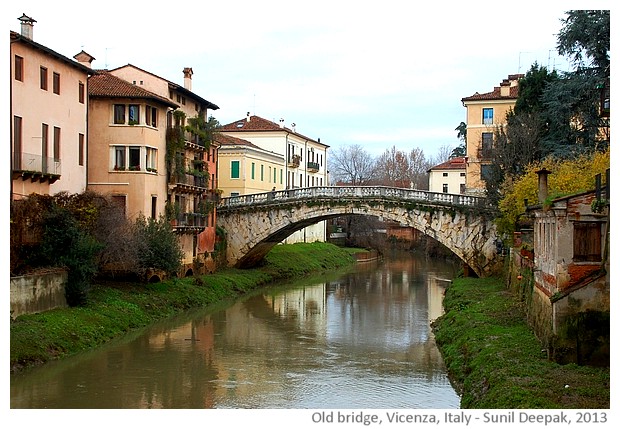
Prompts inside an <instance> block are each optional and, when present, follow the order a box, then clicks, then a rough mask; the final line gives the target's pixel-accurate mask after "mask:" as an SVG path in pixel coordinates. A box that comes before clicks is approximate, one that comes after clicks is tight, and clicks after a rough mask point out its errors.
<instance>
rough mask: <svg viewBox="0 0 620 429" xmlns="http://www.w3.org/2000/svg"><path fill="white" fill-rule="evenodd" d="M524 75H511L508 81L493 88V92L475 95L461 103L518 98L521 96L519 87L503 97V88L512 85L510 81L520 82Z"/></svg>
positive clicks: (512, 87)
mask: <svg viewBox="0 0 620 429" xmlns="http://www.w3.org/2000/svg"><path fill="white" fill-rule="evenodd" d="M524 76H525V75H524V74H511V75H509V76H508V79H504V80H503V81H502V83H501V84H500V86H496V87H495V88H493V91H491V92H485V93H483V94H479V93H477V92H476V93H475V94H474V95H471V96H469V97H465V98H462V99H461V101H477V100H502V99H511V98H517V97H518V96H519V86H518V85H515V86H511V87H510V93H509V94H508V95H507V96H502V95H501V87H502V86H508V85H510V81H514V80H519V79H521V78H523V77H524Z"/></svg>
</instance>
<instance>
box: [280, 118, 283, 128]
mask: <svg viewBox="0 0 620 429" xmlns="http://www.w3.org/2000/svg"><path fill="white" fill-rule="evenodd" d="M280 128H284V118H280Z"/></svg>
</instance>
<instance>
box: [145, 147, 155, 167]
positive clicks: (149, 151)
mask: <svg viewBox="0 0 620 429" xmlns="http://www.w3.org/2000/svg"><path fill="white" fill-rule="evenodd" d="M144 165H145V166H146V171H150V172H152V173H157V149H155V148H153V147H147V148H146V160H145V163H144Z"/></svg>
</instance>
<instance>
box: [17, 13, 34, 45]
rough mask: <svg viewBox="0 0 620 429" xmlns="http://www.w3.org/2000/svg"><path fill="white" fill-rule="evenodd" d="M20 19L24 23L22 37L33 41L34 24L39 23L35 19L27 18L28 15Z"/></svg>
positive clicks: (23, 15)
mask: <svg viewBox="0 0 620 429" xmlns="http://www.w3.org/2000/svg"><path fill="white" fill-rule="evenodd" d="M17 19H19V20H20V21H21V22H22V36H24V37H27V38H28V39H30V40H32V37H33V35H32V29H33V27H34V23H35V22H37V21H35V20H34V19H32V18H30V17H29V16H26V14H25V13H24V14H22V16H20V17H19V18H17Z"/></svg>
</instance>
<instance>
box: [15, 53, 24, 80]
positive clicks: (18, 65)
mask: <svg viewBox="0 0 620 429" xmlns="http://www.w3.org/2000/svg"><path fill="white" fill-rule="evenodd" d="M14 66H15V71H14V73H15V80H19V81H20V82H23V81H24V59H23V58H22V57H20V56H19V55H15V65H14Z"/></svg>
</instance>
